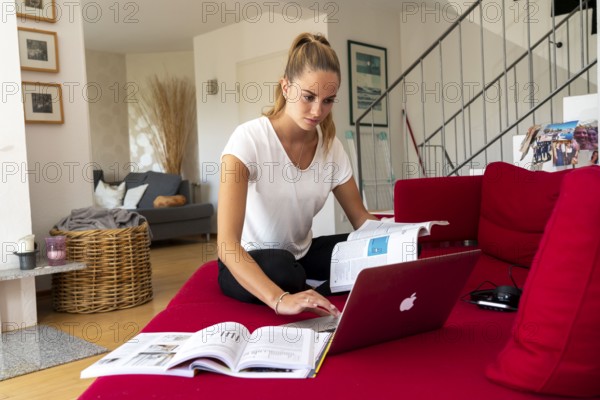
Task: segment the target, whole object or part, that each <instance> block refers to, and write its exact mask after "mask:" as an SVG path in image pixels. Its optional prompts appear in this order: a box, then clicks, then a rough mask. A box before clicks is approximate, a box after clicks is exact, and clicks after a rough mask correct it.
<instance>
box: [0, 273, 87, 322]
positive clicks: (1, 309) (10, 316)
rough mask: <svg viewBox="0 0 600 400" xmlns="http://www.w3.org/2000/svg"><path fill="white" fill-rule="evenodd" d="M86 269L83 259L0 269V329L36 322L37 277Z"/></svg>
mask: <svg viewBox="0 0 600 400" xmlns="http://www.w3.org/2000/svg"><path fill="white" fill-rule="evenodd" d="M84 268H86V265H85V264H84V263H82V262H72V263H68V264H65V265H60V266H54V267H51V266H40V267H37V268H34V269H28V270H21V269H17V268H13V269H7V270H0V331H1V332H5V331H10V330H15V329H23V328H26V327H29V326H34V325H37V297H36V295H37V294H36V290H35V277H36V276H41V275H51V274H57V273H61V272H67V271H75V270H80V269H84Z"/></svg>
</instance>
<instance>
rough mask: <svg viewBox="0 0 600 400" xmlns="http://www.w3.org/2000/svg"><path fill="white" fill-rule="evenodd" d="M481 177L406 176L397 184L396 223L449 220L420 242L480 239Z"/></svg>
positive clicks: (395, 187) (395, 191)
mask: <svg viewBox="0 0 600 400" xmlns="http://www.w3.org/2000/svg"><path fill="white" fill-rule="evenodd" d="M481 180H482V177H481V176H460V177H446V178H419V179H405V180H400V181H397V182H396V185H395V186H394V219H395V221H396V222H425V221H439V220H442V221H448V222H450V224H449V225H447V226H438V225H436V226H435V227H434V228H432V230H431V235H430V236H425V237H422V238H419V241H423V242H428V241H455V240H461V241H462V240H476V239H477V224H478V222H479V205H480V203H481Z"/></svg>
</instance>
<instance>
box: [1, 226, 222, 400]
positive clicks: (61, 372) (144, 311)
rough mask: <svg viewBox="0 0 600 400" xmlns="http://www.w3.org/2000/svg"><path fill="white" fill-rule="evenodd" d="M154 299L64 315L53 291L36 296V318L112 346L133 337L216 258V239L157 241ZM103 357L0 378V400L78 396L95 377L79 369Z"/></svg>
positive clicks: (71, 332)
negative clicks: (55, 308)
mask: <svg viewBox="0 0 600 400" xmlns="http://www.w3.org/2000/svg"><path fill="white" fill-rule="evenodd" d="M150 258H151V263H152V281H153V290H154V298H153V300H152V301H151V302H149V303H146V304H143V305H141V306H138V307H134V308H130V309H127V310H119V311H113V312H107V313H98V314H90V315H84V314H81V315H80V314H66V313H57V312H54V311H53V310H52V304H51V297H50V295H49V294H48V295H41V296H38V322H39V323H40V324H47V325H51V326H53V327H55V328H58V329H61V330H63V331H65V332H67V333H70V334H72V335H74V336H78V337H80V338H83V339H86V340H88V341H90V342H93V343H96V344H98V345H100V346H104V347H106V348H108V349H110V350H112V349H115V348H117V347H118V346H119V345H121V344H122V343H123V342H124V341H126V340H128V339H129V338H131V337H132V336H133V335H135V334H136V333H137V332H139V330H140V329H141V328H143V327H144V325H146V324H147V323H148V321H150V319H152V317H154V316H155V315H156V314H157V313H159V312H160V311H162V310H163V309H164V308H165V307H166V305H167V303H168V302H169V300H170V299H171V298H172V297H173V295H174V294H175V293H176V292H177V291H178V290H179V288H180V287H181V286H182V285H183V283H184V282H185V281H186V280H187V279H188V278H189V277H190V276H191V275H192V273H194V271H196V269H197V268H198V267H199V266H200V265H202V264H203V263H204V262H206V261H208V260H212V259H215V258H216V248H215V244H214V242H209V243H207V242H206V240H205V239H203V238H200V237H199V238H190V239H189V240H187V239H186V240H177V241H169V242H161V243H158V244H154V245H153V246H152V249H151V252H150ZM101 357H102V355H100V356H95V357H90V358H86V359H83V360H80V361H75V362H72V363H68V364H64V365H60V366H57V367H53V368H49V369H46V370H43V371H39V372H35V373H31V374H27V375H23V376H19V377H16V378H12V379H8V380H6V381H3V382H0V400H5V399H11V400H13V399H28V400H32V399H43V400H51V399H61V400H64V399H76V398H77V397H78V396H79V395H80V394H81V393H82V392H83V391H84V390H85V389H86V388H87V387H88V386H89V385H90V384H91V383H92V382H93V379H79V373H80V372H81V370H83V369H84V368H86V367H87V366H89V365H91V364H92V363H93V362H95V361H96V360H98V359H100V358H101Z"/></svg>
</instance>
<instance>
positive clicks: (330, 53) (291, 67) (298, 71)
mask: <svg viewBox="0 0 600 400" xmlns="http://www.w3.org/2000/svg"><path fill="white" fill-rule="evenodd" d="M306 68H310V69H313V70H316V71H328V72H334V73H335V74H336V75H337V76H338V80H339V81H340V82H341V76H342V75H341V71H340V62H339V60H338V57H337V54H336V53H335V51H334V50H333V48H331V45H330V44H329V41H328V40H327V39H326V38H325V37H324V36H323V35H321V34H312V33H301V34H300V35H298V36H297V37H296V39H294V42H293V43H292V46H291V47H290V50H289V52H288V60H287V64H286V66H285V72H284V75H283V77H284V78H285V79H287V80H288V81H290V82H292V81H293V80H294V79H295V78H297V77H298V76H300V75H302V74H303V73H304V71H305V70H306ZM285 104H286V100H285V98H284V97H283V91H282V89H281V85H277V87H276V88H275V104H274V105H273V108H271V110H269V111H267V112H266V113H265V114H264V115H265V116H267V117H276V116H277V115H279V113H281V112H282V111H283V109H284V108H285ZM320 126H321V131H322V132H323V145H324V147H325V150H329V147H330V146H331V143H332V142H333V139H334V138H335V124H334V123H333V116H332V115H331V113H329V114H328V115H327V117H325V119H324V120H323V121H321V124H320Z"/></svg>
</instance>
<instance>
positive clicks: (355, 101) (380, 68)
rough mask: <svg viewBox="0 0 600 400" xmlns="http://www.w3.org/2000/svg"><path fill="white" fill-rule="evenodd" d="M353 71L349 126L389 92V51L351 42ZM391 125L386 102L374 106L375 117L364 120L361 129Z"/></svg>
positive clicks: (349, 50)
mask: <svg viewBox="0 0 600 400" xmlns="http://www.w3.org/2000/svg"><path fill="white" fill-rule="evenodd" d="M348 66H349V68H350V71H349V72H350V73H349V74H348V76H349V77H350V124H352V125H355V124H356V119H357V118H358V117H359V116H360V115H361V114H362V113H364V112H365V111H366V110H367V108H369V106H370V105H371V104H373V102H374V101H375V100H376V99H377V98H378V97H379V96H381V94H382V93H383V92H384V91H385V89H386V88H387V50H386V49H385V48H383V47H378V46H372V45H369V44H365V43H360V42H355V41H352V40H349V41H348ZM373 121H374V124H375V126H387V125H388V110H387V102H386V101H385V99H384V100H382V101H381V102H380V103H378V104H377V105H376V106H375V109H374V114H373V115H372V116H371V115H368V116H367V117H366V118H365V119H363V120H362V122H361V125H371V122H373Z"/></svg>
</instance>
